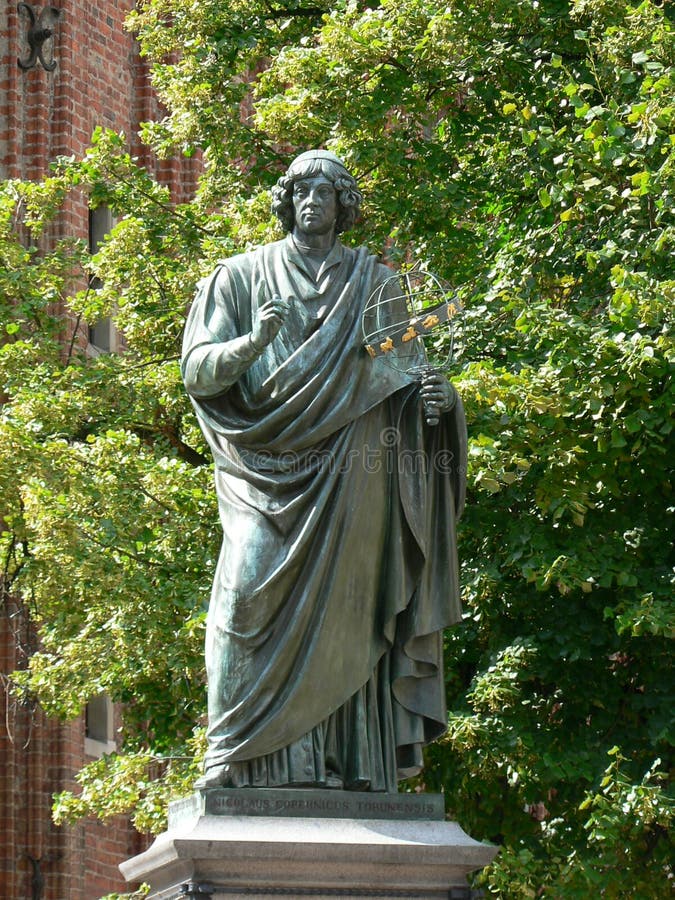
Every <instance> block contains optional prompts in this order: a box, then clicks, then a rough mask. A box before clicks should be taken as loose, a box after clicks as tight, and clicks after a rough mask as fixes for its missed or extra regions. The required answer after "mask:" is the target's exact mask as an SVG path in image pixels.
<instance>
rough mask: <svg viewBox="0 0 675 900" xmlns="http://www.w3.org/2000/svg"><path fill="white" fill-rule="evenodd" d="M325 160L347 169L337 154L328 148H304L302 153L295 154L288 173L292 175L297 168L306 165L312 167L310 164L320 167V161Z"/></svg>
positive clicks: (303, 167) (299, 168)
mask: <svg viewBox="0 0 675 900" xmlns="http://www.w3.org/2000/svg"><path fill="white" fill-rule="evenodd" d="M322 161H325V162H328V163H333V165H336V166H340V168H341V169H344V171H345V172H346V171H347V167H346V166H345V164H344V163H343V162H342V160H341V159H340V157H339V156H336V155H335V154H334V153H331V152H330V150H306V151H305V152H304V153H301V154H300V156H296V157H295V159H294V160H293V162H292V163H291V164H290V166H289V167H288V173H287V174H288V175H293V174H294V173H295V172H297V171H298V170H303V169H305V168H307V167H312V164H313V163H315V164H318V167H319V168H320V167H321V162H322Z"/></svg>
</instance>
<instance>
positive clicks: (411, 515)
mask: <svg viewBox="0 0 675 900" xmlns="http://www.w3.org/2000/svg"><path fill="white" fill-rule="evenodd" d="M273 197H274V200H273V209H274V211H275V212H276V213H277V215H278V216H279V218H280V220H281V222H282V224H283V225H284V227H285V229H286V230H287V231H288V234H287V236H286V237H285V239H284V240H281V241H278V242H275V243H271V244H267V245H265V246H263V247H259V248H257V249H255V250H253V251H251V252H250V253H244V254H241V255H239V256H235V257H233V258H231V259H228V260H225V261H224V262H222V263H221V264H220V265H219V266H218V267H217V268H216V270H215V272H214V273H213V274H212V275H211V276H210V277H209V278H207V279H205V280H204V281H203V282H202V283H201V285H200V288H199V291H198V294H197V297H196V300H195V303H194V305H193V307H192V310H191V313H190V316H189V319H188V322H187V326H186V332H185V342H184V353H183V376H184V379H185V384H186V387H187V390H188V392H189V394H190V396H191V398H192V400H193V402H194V406H195V409H196V411H197V415H198V417H199V422H200V425H201V427H202V429H203V431H204V435H205V437H206V439H207V441H208V443H209V445H210V447H211V449H212V451H213V455H214V458H215V464H216V467H215V480H216V490H217V495H218V503H219V509H220V518H221V523H222V528H223V532H224V539H223V546H222V551H221V554H220V559H219V562H218V567H217V571H216V575H215V580H214V585H213V592H212V596H211V604H210V608H209V615H208V624H207V637H206V665H207V675H208V718H209V722H208V752H207V756H206V762H205V773H204V775H203V777H202V778H201V779H200V780H199V781H198V782H197V785H196V786H197V787H200V788H207V787H215V786H234V787H239V786H259V787H273V786H289V785H294V786H316V787H336V788H345V789H350V790H371V791H396V790H397V781H398V780H399V779H401V778H405V777H408V776H410V775H412V774H415V773H417V772H418V771H419V769H420V767H421V765H422V747H423V745H424V744H426V743H428V742H429V741H432V740H434V739H435V738H437V737H439V736H440V735H441V734H442V733H443V731H444V730H445V728H446V709H445V696H444V686H443V665H442V630H443V629H444V628H445V627H446V626H447V625H450V624H452V623H453V622H455V621H457V619H458V618H459V615H460V600H459V585H458V577H457V555H456V546H455V522H456V520H457V518H458V517H459V515H460V514H461V509H462V504H463V497H464V473H465V454H466V428H465V424H464V417H463V412H462V406H461V402H460V400H459V398H458V397H457V396H456V394H455V392H454V389H453V388H452V387H451V386H450V385H449V384H448V382H447V380H446V379H445V377H444V376H443V375H442V374H440V373H438V372H435V371H431V372H430V373H428V374H426V375H425V376H424V377H423V380H422V383H421V385H420V384H419V383H418V382H415V380H414V379H413V377H412V376H410V375H407V374H405V372H401V371H398V370H397V369H396V368H395V367H393V366H388V365H386V364H383V363H382V361H381V360H373V359H371V358H370V357H369V355H368V353H367V352H366V350H365V349H364V347H363V341H362V331H361V317H362V313H363V309H364V305H365V303H366V301H367V299H368V297H369V296H370V295H371V293H372V291H373V289H374V288H375V287H377V285H378V284H381V283H382V282H383V281H385V280H386V279H387V278H390V276H391V274H392V273H391V270H390V269H388V268H387V267H385V266H383V265H381V264H379V263H378V262H377V261H376V259H375V258H374V257H373V256H371V255H370V254H369V253H368V251H367V250H366V249H365V248H364V247H360V248H359V249H357V250H354V249H350V248H348V247H345V246H343V245H342V244H341V243H340V241H339V240H338V237H337V235H338V234H339V233H340V232H341V231H344V230H345V229H347V228H348V227H350V226H351V225H352V224H353V222H354V221H355V218H356V216H357V214H358V211H359V206H360V202H361V194H360V192H359V190H358V188H357V185H356V182H355V180H354V178H353V177H352V176H351V175H350V174H349V173H348V172H347V170H346V169H345V166H344V164H343V163H342V162H341V161H340V160H339V159H338V158H337V157H336V156H335V155H333V154H332V153H329V152H327V151H323V150H313V151H310V152H308V153H303V154H302V155H301V156H299V157H298V158H297V159H296V160H294V162H293V163H292V164H291V166H290V168H289V169H288V171H287V173H286V175H285V176H283V177H282V178H280V179H279V182H278V184H277V186H276V187H275V188H274V191H273ZM420 361H421V362H424V359H421V360H420ZM425 409H426V411H427V413H428V412H429V411H430V410H431V411H432V412H434V413H435V414H439V413H440V423H439V424H438V425H437V426H435V427H432V426H429V425H428V424H426V422H425Z"/></svg>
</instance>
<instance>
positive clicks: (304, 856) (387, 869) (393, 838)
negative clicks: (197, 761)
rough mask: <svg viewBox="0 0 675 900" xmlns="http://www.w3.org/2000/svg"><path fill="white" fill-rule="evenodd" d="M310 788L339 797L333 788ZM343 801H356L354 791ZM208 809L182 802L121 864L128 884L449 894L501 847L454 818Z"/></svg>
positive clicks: (215, 898) (205, 893) (216, 896)
mask: <svg viewBox="0 0 675 900" xmlns="http://www.w3.org/2000/svg"><path fill="white" fill-rule="evenodd" d="M204 793H208V792H204ZM313 793H314V794H315V795H316V794H321V793H325V794H326V802H328V801H329V800H330V802H331V803H335V802H337V800H336V792H335V791H326V792H318V791H315V792H313ZM197 796H199V795H197ZM399 797H400V795H399ZM369 799H370V802H372V800H373V795H372V794H371V795H369ZM349 802H351V803H354V802H355V800H354V796H353V795H352V796H351V797H350V798H349ZM205 807H208V804H207V803H205V802H204V801H203V799H201V798H200V799H199V800H198V801H195V802H194V804H193V806H192V810H193V811H194V812H193V815H190V813H189V805H186V804H185V803H183V806H182V807H181V808H180V809H179V813H180V814H179V815H175V814H174V816H173V818H172V819H170V822H171V824H170V827H169V830H168V831H166V832H165V833H164V834H162V835H160V836H159V837H158V838H157V839H156V840H155V842H154V844H153V845H152V846H151V847H150V848H149V849H148V850H147V851H146V852H145V853H142V854H140V855H139V856H136V857H134V858H132V859H130V860H127V861H126V862H125V863H123V864H122V865H121V866H120V869H121V871H122V874H123V875H124V877H125V878H126V879H127V881H128V882H130V883H139V882H147V883H149V884H150V887H151V892H150V897H151V898H153V900H174V898H178V897H187V898H192V897H204V898H207V897H209V896H210V897H211V898H212V900H226V898H227V900H239V898H241V900H244V898H246V900H253V898H260V900H262V898H269V897H298V898H300V897H308V898H313V900H323V898H330V897H353V898H366V897H381V898H385V897H389V898H398V897H405V898H413V900H414V898H419V900H423V898H424V900H431V898H435V900H440V898H444V900H447V898H448V897H450V896H452V891H453V889H461V888H464V887H466V883H467V882H466V876H467V875H468V873H469V872H472V871H474V870H476V869H480V868H483V867H484V866H486V865H488V864H489V863H490V862H491V861H492V859H493V858H494V856H495V855H496V853H497V848H496V847H492V846H489V845H486V844H481V843H479V842H478V841H474V840H473V839H472V838H470V837H469V836H468V835H467V834H466V833H465V832H464V831H462V829H461V828H460V827H459V825H457V824H456V823H454V822H444V821H438V820H436V821H434V820H432V821H424V820H422V819H407V820H404V821H397V820H392V819H383V818H370V819H368V818H320V817H306V816H305V817H302V816H297V814H292V815H290V816H288V817H279V816H278V815H276V816H270V815H264V814H263V815H260V814H259V813H258V814H256V815H238V814H236V813H234V814H233V812H232V811H231V810H228V812H227V814H224V815H223V814H221V815H218V814H210V813H208V812H205V811H203V810H204V809H205ZM183 885H185V886H186V887H183V888H182V886H183ZM197 886H200V889H201V891H202V892H201V893H200V892H199V889H198V887H197ZM461 893H462V892H461V891H457V892H456V896H460V895H461Z"/></svg>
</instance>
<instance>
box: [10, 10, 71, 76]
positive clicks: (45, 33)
mask: <svg viewBox="0 0 675 900" xmlns="http://www.w3.org/2000/svg"><path fill="white" fill-rule="evenodd" d="M16 8H17V9H18V11H19V12H21V11H23V12H25V13H27V14H28V18H29V19H30V24H29V26H28V34H27V35H26V40H27V41H28V46H29V48H30V52H29V54H28V56H27V57H26V58H25V59H21V58H19V59H18V60H17V62H18V63H19V66H20V68H22V69H32V68H34V67H35V66H36V65H37V63H38V60H39V62H40V63H41V64H42V66H43V67H44V68H45V69H46V70H47V72H53V71H54V69H55V68H56V60H55V59H54V58H53V56H52V58H51V59H50V60H49V61H47V60H46V59H45V54H44V50H45V43H46V41H48V40H49V39H50V38H52V37H53V35H54V28H53V25H54V24H55V23H56V22H57V21H58V19H59V17H60V15H61V10H60V9H57V8H56V7H55V6H45V8H44V9H43V10H42V12H41V13H40V14H39V15H36V14H35V10H34V9H33V8H32V7H31V6H29V5H28V4H27V3H17V5H16ZM50 55H51V54H50Z"/></svg>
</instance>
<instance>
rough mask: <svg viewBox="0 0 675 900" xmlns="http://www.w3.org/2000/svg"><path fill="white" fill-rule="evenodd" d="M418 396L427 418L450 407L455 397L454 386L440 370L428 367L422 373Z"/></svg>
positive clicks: (437, 414) (431, 417)
mask: <svg viewBox="0 0 675 900" xmlns="http://www.w3.org/2000/svg"><path fill="white" fill-rule="evenodd" d="M420 396H421V398H422V403H423V404H424V410H425V413H426V415H427V418H428V419H434V418H437V417H438V416H439V415H440V413H444V412H447V411H448V410H450V409H452V407H453V406H454V405H455V401H456V399H457V393H456V391H455V389H454V387H453V386H452V385H451V384H450V382H449V381H448V379H447V378H446V377H445V376H444V375H443V373H442V372H439V371H437V370H436V369H432V368H430V369H429V370H428V371H427V372H425V373H424V374H423V375H422V379H421V384H420Z"/></svg>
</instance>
